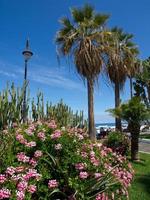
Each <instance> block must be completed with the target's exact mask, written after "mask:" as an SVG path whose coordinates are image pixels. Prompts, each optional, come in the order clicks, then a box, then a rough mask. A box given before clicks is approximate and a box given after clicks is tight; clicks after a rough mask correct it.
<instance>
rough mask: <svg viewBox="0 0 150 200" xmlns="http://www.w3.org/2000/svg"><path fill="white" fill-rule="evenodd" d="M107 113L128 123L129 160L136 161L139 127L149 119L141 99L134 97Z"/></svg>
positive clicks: (149, 116) (149, 114)
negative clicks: (129, 140) (129, 139)
mask: <svg viewBox="0 0 150 200" xmlns="http://www.w3.org/2000/svg"><path fill="white" fill-rule="evenodd" d="M108 111H109V112H110V113H111V114H113V115H115V116H118V117H120V118H122V119H123V120H125V121H126V122H128V127H129V131H130V133H131V159H132V160H138V159H139V155H138V151H139V134H140V126H141V124H142V123H143V121H144V120H147V119H149V118H150V113H149V110H148V109H147V108H146V106H145V104H144V103H142V102H141V98H140V97H136V96H135V97H133V98H132V99H131V100H129V101H128V102H127V103H124V104H122V105H120V107H118V108H116V109H110V110H108Z"/></svg>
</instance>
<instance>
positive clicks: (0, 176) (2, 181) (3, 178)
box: [0, 174, 7, 183]
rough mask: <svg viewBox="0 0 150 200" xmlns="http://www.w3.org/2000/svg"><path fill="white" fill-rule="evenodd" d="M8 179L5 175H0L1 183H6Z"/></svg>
mask: <svg viewBox="0 0 150 200" xmlns="http://www.w3.org/2000/svg"><path fill="white" fill-rule="evenodd" d="M6 180H7V179H6V177H5V175H4V174H0V183H4V182H5V181H6Z"/></svg>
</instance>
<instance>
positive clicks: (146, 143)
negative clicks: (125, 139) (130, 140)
mask: <svg viewBox="0 0 150 200" xmlns="http://www.w3.org/2000/svg"><path fill="white" fill-rule="evenodd" d="M139 150H140V151H142V152H147V153H150V139H139Z"/></svg>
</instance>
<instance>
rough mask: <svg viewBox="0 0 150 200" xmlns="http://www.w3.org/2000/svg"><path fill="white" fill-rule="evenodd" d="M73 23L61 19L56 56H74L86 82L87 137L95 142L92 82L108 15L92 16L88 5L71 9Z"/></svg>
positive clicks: (100, 59)
mask: <svg viewBox="0 0 150 200" xmlns="http://www.w3.org/2000/svg"><path fill="white" fill-rule="evenodd" d="M71 14H72V18H73V20H72V21H71V20H70V19H68V18H67V17H64V18H62V19H61V20H60V23H61V24H62V28H61V29H60V31H59V32H58V33H57V36H56V43H57V45H58V48H59V50H58V52H59V55H64V56H67V55H69V56H73V61H74V64H75V66H76V69H77V72H78V74H79V75H80V76H81V77H82V78H83V79H84V80H86V82H87V90H88V128H89V135H90V138H91V139H92V140H95V138H96V134H95V124H94V109H93V104H94V99H93V92H94V83H95V81H96V80H97V78H98V75H99V74H100V72H101V68H102V65H103V55H102V54H103V49H104V48H103V45H102V42H101V41H102V40H103V36H104V34H107V32H105V31H104V27H105V23H106V21H107V20H108V18H109V16H108V15H105V14H99V13H95V12H94V9H93V7H92V6H90V5H85V6H84V7H83V8H80V9H77V8H73V9H71Z"/></svg>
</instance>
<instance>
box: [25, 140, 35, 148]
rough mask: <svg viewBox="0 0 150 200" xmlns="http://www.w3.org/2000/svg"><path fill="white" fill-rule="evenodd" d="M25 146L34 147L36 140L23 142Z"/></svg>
mask: <svg viewBox="0 0 150 200" xmlns="http://www.w3.org/2000/svg"><path fill="white" fill-rule="evenodd" d="M25 146H26V147H35V146H36V142H34V141H31V142H28V143H26V144H25Z"/></svg>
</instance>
